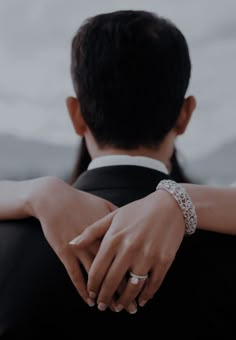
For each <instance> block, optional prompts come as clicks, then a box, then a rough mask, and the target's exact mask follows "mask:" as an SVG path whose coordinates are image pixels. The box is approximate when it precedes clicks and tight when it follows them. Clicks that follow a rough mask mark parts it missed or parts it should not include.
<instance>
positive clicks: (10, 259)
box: [0, 166, 236, 339]
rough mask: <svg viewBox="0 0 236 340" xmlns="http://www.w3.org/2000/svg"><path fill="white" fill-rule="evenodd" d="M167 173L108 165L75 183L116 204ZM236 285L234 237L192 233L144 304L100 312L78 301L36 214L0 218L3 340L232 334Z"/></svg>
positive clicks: (0, 328) (143, 190)
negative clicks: (134, 309)
mask: <svg viewBox="0 0 236 340" xmlns="http://www.w3.org/2000/svg"><path fill="white" fill-rule="evenodd" d="M165 178H168V177H167V176H166V175H164V174H163V173H160V172H158V171H155V170H151V169H147V168H144V167H137V166H112V167H103V168H99V169H94V170H89V171H86V172H85V173H84V174H83V175H82V176H80V178H79V179H78V181H77V183H76V185H75V186H76V187H77V188H78V189H81V190H84V191H87V192H90V193H92V194H95V195H97V196H100V197H103V198H105V199H108V200H110V201H111V202H113V203H114V204H116V205H118V206H122V205H124V204H127V203H129V202H131V201H134V200H137V199H139V198H142V197H144V196H146V195H148V194H149V193H151V192H153V191H154V190H155V188H156V185H157V184H158V182H159V181H160V180H162V179H165ZM55 199H56V197H55ZM167 227H168V226H167ZM65 228H66V226H65ZM235 290H236V238H235V237H233V236H227V235H223V234H217V233H208V232H203V231H197V232H196V233H195V234H194V235H193V236H190V237H186V238H185V239H184V241H183V243H182V245H181V247H180V249H179V251H178V253H177V256H176V259H175V261H174V263H173V265H172V266H171V268H170V270H169V272H168V274H167V276H166V277H165V279H164V282H163V284H162V286H161V288H160V289H159V290H158V292H157V293H156V294H155V296H154V298H153V299H152V300H151V301H149V302H148V303H147V305H146V306H145V307H143V308H140V309H139V311H138V312H137V313H136V314H134V315H130V314H128V313H127V312H125V311H123V312H120V313H114V312H111V311H110V310H107V311H105V312H100V311H98V309H97V308H96V307H93V308H90V307H88V306H87V305H86V304H85V303H84V302H83V301H82V299H81V298H80V296H79V295H78V293H77V292H76V290H75V288H74V286H73V284H72V283H71V281H70V279H69V277H68V275H67V273H66V271H65V269H64V267H63V265H62V264H61V262H60V260H59V259H58V258H57V256H56V255H55V254H54V252H53V251H52V249H51V248H50V246H49V245H48V243H47V241H46V240H45V238H44V236H43V233H42V230H41V226H40V224H39V222H38V221H37V220H36V219H27V220H21V221H7V222H6V221H5V222H1V223H0V338H1V339H21V338H28V339H29V338H30V339H37V338H41V339H42V338H46V337H47V335H49V336H53V338H56V337H59V338H64V339H72V338H73V339H80V338H81V337H82V334H83V333H84V332H85V334H87V336H88V337H94V336H96V337H98V338H100V337H103V338H113V337H114V336H117V337H118V336H119V337H121V336H123V337H129V336H130V337H131V336H132V337H134V336H140V333H141V332H143V333H144V335H145V334H146V337H147V338H149V339H150V337H153V338H155V339H163V338H169V337H170V336H171V335H174V336H179V335H180V336H182V337H188V338H200V337H208V338H217V337H218V338H222V339H231V338H232V339H233V338H235V337H236V330H235V328H236V310H235V306H236V296H235ZM108 326H109V329H108ZM85 336H86V335H85ZM83 337H84V335H83Z"/></svg>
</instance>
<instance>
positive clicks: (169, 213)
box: [73, 184, 236, 307]
mask: <svg viewBox="0 0 236 340" xmlns="http://www.w3.org/2000/svg"><path fill="white" fill-rule="evenodd" d="M183 187H184V188H185V190H186V191H187V192H188V194H189V196H190V197H191V199H192V201H193V203H194V205H195V208H196V212H197V216H198V226H199V228H200V229H204V230H209V231H215V232H220V233H227V234H233V235H236V189H235V188H212V187H208V186H199V185H192V184H183ZM184 230H185V223H184V219H183V214H182V211H181V209H180V208H179V206H178V204H177V202H176V201H175V199H174V198H173V197H172V196H171V195H170V194H169V193H167V192H166V191H163V190H159V191H156V192H154V193H152V194H150V195H148V196H147V197H145V198H144V199H142V200H138V201H135V202H132V203H130V204H129V205H127V206H124V207H122V208H120V209H118V210H117V211H116V212H115V213H113V214H111V215H110V216H109V215H108V216H106V217H104V218H103V219H102V220H101V221H98V222H97V223H95V224H94V225H92V226H90V227H88V228H87V229H86V230H85V231H84V232H83V233H82V235H81V237H80V238H79V239H75V240H74V241H73V244H74V247H75V248H76V247H78V248H79V249H81V248H84V247H85V248H86V247H87V246H88V245H89V244H90V243H91V242H94V240H96V238H102V237H103V241H102V243H101V246H100V248H99V251H98V253H97V255H96V257H95V260H94V262H93V264H92V266H91V269H90V272H89V278H88V291H92V292H93V293H95V295H96V296H97V299H98V303H103V304H105V305H109V303H110V300H111V298H112V296H113V294H114V292H115V291H116V289H117V286H118V283H119V282H120V280H121V279H122V278H123V277H124V275H126V274H127V272H129V271H130V270H132V271H133V272H135V273H136V274H139V275H146V274H147V273H149V272H151V273H152V275H151V276H150V278H149V279H148V281H147V284H145V287H144V288H143V283H142V282H140V285H133V284H132V283H130V280H128V281H127V285H126V288H125V289H124V291H123V293H122V295H121V296H120V298H119V300H118V301H117V305H120V306H124V307H126V306H127V304H129V303H130V301H133V300H134V299H135V298H136V297H137V296H138V295H139V293H140V291H141V290H142V293H141V294H140V296H139V303H140V305H143V304H144V303H146V302H147V301H148V300H149V299H150V298H151V297H152V296H153V294H155V292H156V291H157V290H158V288H159V287H160V285H161V283H162V281H163V279H164V277H165V275H166V273H167V271H168V270H169V268H170V266H171V264H172V262H173V260H174V258H175V255H176V253H177V251H178V248H179V246H180V244H181V242H182V239H183V237H184ZM190 237H191V236H190ZM134 240H135V242H134ZM117 254H118V255H119V256H118V255H117ZM111 283H112V284H111Z"/></svg>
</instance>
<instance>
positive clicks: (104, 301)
mask: <svg viewBox="0 0 236 340" xmlns="http://www.w3.org/2000/svg"><path fill="white" fill-rule="evenodd" d="M127 269H128V263H127V261H125V257H124V256H123V255H122V254H118V255H117V256H116V258H115V260H114V261H113V263H112V264H111V266H110V268H109V271H107V273H106V276H105V278H104V280H103V282H102V286H101V289H100V292H99V295H98V299H97V301H98V308H99V309H100V310H105V309H106V307H107V306H108V305H109V304H110V303H111V301H112V298H113V296H114V294H115V292H116V291H117V290H118V287H119V286H120V284H121V282H122V280H123V278H124V276H125V274H126V272H127Z"/></svg>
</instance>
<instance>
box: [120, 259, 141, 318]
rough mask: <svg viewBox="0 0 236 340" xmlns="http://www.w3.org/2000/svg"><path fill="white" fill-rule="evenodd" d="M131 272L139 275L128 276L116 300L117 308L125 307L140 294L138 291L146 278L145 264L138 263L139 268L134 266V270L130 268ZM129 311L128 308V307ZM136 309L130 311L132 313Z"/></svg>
mask: <svg viewBox="0 0 236 340" xmlns="http://www.w3.org/2000/svg"><path fill="white" fill-rule="evenodd" d="M132 273H135V275H139V276H140V277H139V278H138V277H137V276H134V277H132V276H130V277H129V280H128V282H127V285H126V287H125V289H124V291H123V292H122V294H121V296H120V298H119V299H118V300H117V309H118V310H119V309H123V308H127V307H128V306H129V305H130V304H131V303H132V302H133V301H134V300H135V299H136V298H137V296H138V295H139V294H140V292H141V291H142V289H143V287H144V285H145V281H146V279H147V278H145V276H146V275H148V274H147V265H146V264H143V265H141V264H140V265H139V269H138V268H136V269H134V270H132ZM128 311H129V308H128ZM136 311H137V309H136V310H134V309H132V310H131V311H129V312H131V313H132V314H133V313H135V312H136Z"/></svg>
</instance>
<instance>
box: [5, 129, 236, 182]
mask: <svg viewBox="0 0 236 340" xmlns="http://www.w3.org/2000/svg"><path fill="white" fill-rule="evenodd" d="M76 150H77V149H76V147H73V146H63V145H57V144H47V143H44V142H38V141H32V140H28V139H23V138H19V137H15V136H12V135H0V157H1V161H0V180H2V179H9V180H23V179H30V178H35V177H41V176H49V175H51V176H57V177H60V178H63V179H67V178H68V176H69V175H70V173H71V171H72V169H73V166H74V163H75V159H76ZM180 163H182V166H183V168H184V170H185V172H186V174H187V175H188V177H189V178H190V179H191V180H192V181H193V182H195V183H203V184H209V185H230V184H231V183H232V182H235V181H236V139H235V140H233V141H231V142H229V143H227V144H224V145H222V146H221V147H220V148H218V149H216V150H215V151H214V152H212V153H210V154H208V155H207V156H204V157H202V158H200V159H198V160H196V161H193V162H191V163H189V162H188V161H187V160H186V159H184V157H183V161H181V159H180Z"/></svg>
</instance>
